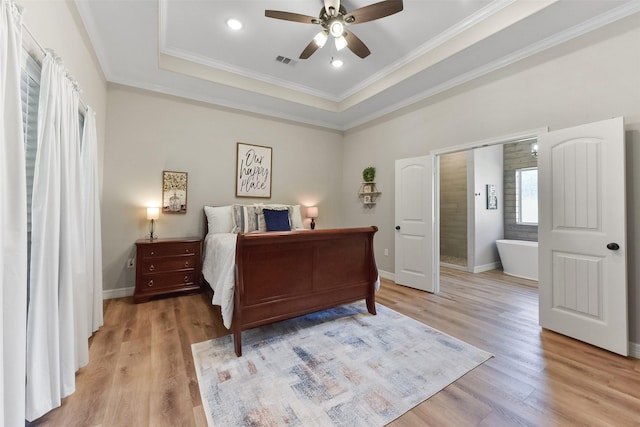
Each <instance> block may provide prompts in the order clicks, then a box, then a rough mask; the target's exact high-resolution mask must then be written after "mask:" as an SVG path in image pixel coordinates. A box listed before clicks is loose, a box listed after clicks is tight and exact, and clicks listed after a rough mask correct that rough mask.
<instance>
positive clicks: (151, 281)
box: [147, 279, 153, 287]
mask: <svg viewBox="0 0 640 427" xmlns="http://www.w3.org/2000/svg"><path fill="white" fill-rule="evenodd" d="M147 286H149V287H152V286H153V279H151V280H149V284H148V285H147Z"/></svg>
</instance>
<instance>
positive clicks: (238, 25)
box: [227, 18, 242, 31]
mask: <svg viewBox="0 0 640 427" xmlns="http://www.w3.org/2000/svg"><path fill="white" fill-rule="evenodd" d="M227 27H229V28H231V29H232V30H234V31H238V30H241V29H242V22H240V21H238V20H237V19H235V18H231V19H227Z"/></svg>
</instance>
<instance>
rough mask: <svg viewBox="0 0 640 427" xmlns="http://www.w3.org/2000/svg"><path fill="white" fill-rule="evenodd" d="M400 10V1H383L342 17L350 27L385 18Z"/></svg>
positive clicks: (401, 7)
mask: <svg viewBox="0 0 640 427" xmlns="http://www.w3.org/2000/svg"><path fill="white" fill-rule="evenodd" d="M402 9H403V5H402V0H385V1H381V2H378V3H373V4H370V5H368V6H363V7H361V8H360V9H356V10H353V11H351V12H349V13H347V14H346V15H345V16H344V22H346V23H347V24H351V25H353V24H361V23H363V22H369V21H373V20H376V19H380V18H384V17H385V16H389V15H393V14H394V13H398V12H400V11H402Z"/></svg>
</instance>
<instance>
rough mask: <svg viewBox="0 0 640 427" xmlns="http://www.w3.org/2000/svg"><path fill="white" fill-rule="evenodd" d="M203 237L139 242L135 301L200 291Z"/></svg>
mask: <svg viewBox="0 0 640 427" xmlns="http://www.w3.org/2000/svg"><path fill="white" fill-rule="evenodd" d="M201 248H202V239H200V238H198V237H193V238H186V239H155V240H151V241H150V240H143V239H141V240H137V241H136V289H135V292H134V294H133V301H134V302H136V303H138V302H144V301H148V300H149V299H150V298H151V297H155V296H158V295H167V294H178V293H193V292H197V291H200V289H201V288H200V276H201V271H202V265H201V263H202V262H201Z"/></svg>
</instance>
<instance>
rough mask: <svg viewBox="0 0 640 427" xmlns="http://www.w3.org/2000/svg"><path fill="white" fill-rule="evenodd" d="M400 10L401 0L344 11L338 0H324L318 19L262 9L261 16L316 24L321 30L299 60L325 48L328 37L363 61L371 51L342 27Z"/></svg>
mask: <svg viewBox="0 0 640 427" xmlns="http://www.w3.org/2000/svg"><path fill="white" fill-rule="evenodd" d="M402 8H403V6H402V0H385V1H381V2H378V3H373V4H370V5H368V6H363V7H361V8H359V9H356V10H353V11H351V12H347V10H346V9H345V7H344V6H343V5H341V4H340V0H324V7H323V8H322V9H321V10H320V15H319V17H318V18H314V17H313V16H307V15H301V14H299V13H292V12H282V11H279V10H265V11H264V15H265V16H266V17H268V18H275V19H283V20H285V21H293V22H302V23H305V24H318V25H320V26H321V27H322V30H321V31H320V32H319V33H318V34H316V36H315V37H314V38H313V40H311V42H310V43H309V44H308V45H307V47H306V48H305V49H304V50H303V51H302V53H301V54H300V59H307V58H309V57H310V56H311V55H312V54H313V53H314V52H315V51H316V50H318V49H319V48H321V47H322V46H324V45H325V43H326V42H327V40H328V39H329V36H332V37H333V38H334V40H335V46H336V49H337V50H341V49H344V48H345V47H348V48H349V49H351V51H352V52H353V53H355V54H356V55H358V56H359V57H360V58H366V57H367V56H369V54H370V53H371V51H370V50H369V48H368V47H367V46H366V45H365V44H364V43H363V42H362V40H360V39H359V38H358V37H357V36H356V35H355V34H353V33H352V32H351V31H349V30H347V29H346V27H347V26H348V25H354V24H361V23H363V22H369V21H374V20H376V19H380V18H384V17H385V16H389V15H393V14H394V13H398V12H400V11H402Z"/></svg>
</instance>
